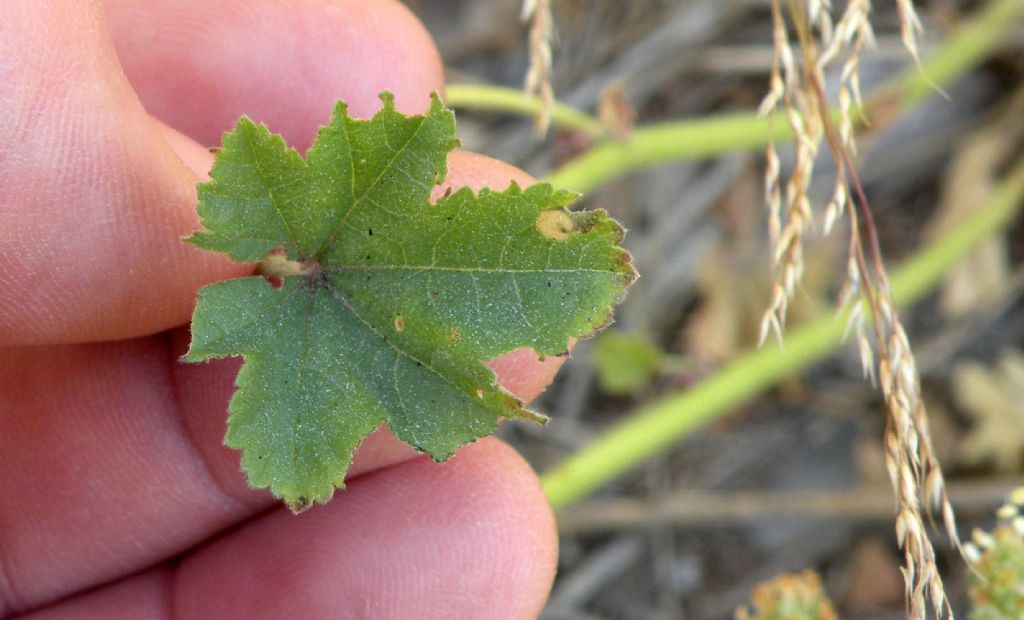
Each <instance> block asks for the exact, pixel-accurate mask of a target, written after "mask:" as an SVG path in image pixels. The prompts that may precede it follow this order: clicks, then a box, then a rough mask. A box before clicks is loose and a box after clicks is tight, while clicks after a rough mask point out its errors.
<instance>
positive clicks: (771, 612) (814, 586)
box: [736, 570, 839, 620]
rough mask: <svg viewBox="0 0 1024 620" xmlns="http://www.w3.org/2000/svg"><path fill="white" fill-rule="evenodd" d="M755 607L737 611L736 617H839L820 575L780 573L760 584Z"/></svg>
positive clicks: (773, 619)
mask: <svg viewBox="0 0 1024 620" xmlns="http://www.w3.org/2000/svg"><path fill="white" fill-rule="evenodd" d="M750 602H751V605H752V607H747V606H744V607H740V608H738V609H737V610H736V620H838V618H839V616H838V615H836V610H835V608H833V607H832V602H831V601H830V600H829V598H828V596H826V595H825V591H824V590H823V589H822V587H821V578H820V577H818V574H817V573H815V572H813V571H809V570H805V571H803V572H802V573H800V574H787V575H779V576H778V577H775V578H774V579H772V580H770V581H766V582H764V583H760V584H758V585H757V586H756V587H755V588H754V590H753V592H751V594H750Z"/></svg>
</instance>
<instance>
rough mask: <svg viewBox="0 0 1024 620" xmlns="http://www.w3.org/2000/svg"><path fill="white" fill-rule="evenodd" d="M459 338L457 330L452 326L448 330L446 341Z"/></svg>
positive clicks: (453, 340)
mask: <svg viewBox="0 0 1024 620" xmlns="http://www.w3.org/2000/svg"><path fill="white" fill-rule="evenodd" d="M458 339H459V330H457V329H455V328H454V327H453V328H451V330H450V331H449V332H448V342H455V341H456V340H458Z"/></svg>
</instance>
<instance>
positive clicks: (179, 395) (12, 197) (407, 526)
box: [0, 0, 561, 619]
mask: <svg viewBox="0 0 1024 620" xmlns="http://www.w3.org/2000/svg"><path fill="white" fill-rule="evenodd" d="M0 14H2V19H0V617H2V618H9V617H21V615H22V614H24V615H25V617H30V618H62V619H76V618H112V617H124V618H160V619H165V618H218V619H225V618H276V617H310V618H434V617H436V618H510V619H517V618H531V617H536V616H537V615H538V614H539V612H540V609H541V608H542V606H543V604H544V600H545V598H546V596H547V593H548V591H549V588H550V585H551V580H552V579H553V575H554V568H555V558H556V535H555V530H554V520H553V517H552V515H551V511H550V508H549V507H548V505H547V503H546V501H545V500H544V496H543V493H542V491H541V488H540V485H539V482H538V480H537V477H536V475H535V474H534V473H533V471H532V470H531V469H530V468H529V467H528V466H527V465H526V463H525V462H524V461H523V460H522V459H521V457H519V456H518V455H517V454H516V453H515V452H514V451H513V450H511V449H510V448H508V447H507V446H505V445H504V444H502V443H501V442H500V441H497V440H495V439H485V440H482V441H480V442H478V443H476V444H474V445H472V446H469V447H466V448H463V449H462V450H461V451H459V453H458V454H457V455H456V456H455V457H454V458H452V459H451V460H450V461H449V462H448V463H446V464H443V465H436V464H434V463H432V462H431V461H429V459H426V458H424V457H422V456H419V455H417V454H415V453H414V452H413V451H412V450H411V449H409V448H407V447H405V446H403V445H402V444H400V443H399V442H397V440H395V439H394V438H393V437H392V436H391V435H390V434H388V432H387V431H386V430H380V431H378V432H376V433H374V434H373V435H372V436H371V437H370V438H369V439H367V440H366V441H365V442H364V444H363V445H362V446H361V447H360V448H359V451H358V453H357V455H356V458H355V461H354V464H353V466H352V469H351V470H350V472H349V476H348V487H347V489H346V490H344V491H342V492H339V493H338V494H336V496H335V498H334V499H333V501H331V502H330V503H329V504H328V505H326V506H317V507H314V508H312V509H310V510H309V511H307V512H306V513H304V514H302V515H300V516H298V517H296V516H293V515H291V514H290V513H289V512H288V511H287V509H286V508H284V507H283V506H282V505H280V504H279V502H277V501H276V500H274V499H273V498H272V497H271V496H270V495H269V493H268V492H267V491H266V490H265V489H263V490H258V489H251V488H249V487H248V485H247V483H246V481H245V477H244V475H243V474H242V473H241V472H240V471H239V466H238V460H239V457H238V453H237V452H235V451H233V450H230V449H228V448H225V447H224V446H223V445H222V439H223V433H224V425H225V418H226V405H227V401H228V399H229V398H230V395H231V393H232V391H233V379H234V374H235V372H236V371H237V368H238V362H237V360H224V361H220V362H217V363H209V364H203V365H195V366H190V365H184V364H181V363H179V362H178V361H177V358H178V357H179V356H180V354H181V353H183V352H184V350H185V347H186V346H187V343H188V331H187V322H188V319H189V315H190V314H191V310H192V305H193V303H194V300H195V293H196V290H197V289H198V288H199V287H200V286H202V285H204V284H207V283H210V282H215V281H218V280H222V279H224V278H229V277H236V276H240V275H246V274H248V273H251V271H252V267H251V266H246V265H238V264H234V263H232V262H230V261H229V260H227V259H226V258H225V257H224V256H222V255H218V254H213V253H208V252H203V251H201V250H198V249H196V248H194V247H191V246H189V245H187V244H184V243H182V241H181V239H182V237H183V236H186V235H188V234H189V233H190V232H192V231H193V230H195V229H196V228H197V227H198V219H197V216H196V214H195V184H196V181H197V180H198V179H201V178H203V177H204V176H205V175H206V173H207V171H208V170H209V167H210V164H211V161H212V155H211V154H210V153H209V151H208V147H209V146H211V145H214V144H217V143H219V141H220V134H221V132H222V131H224V130H226V129H228V128H230V127H231V126H232V125H233V124H234V122H235V120H236V119H237V117H238V116H239V115H240V114H242V113H246V114H249V115H250V116H252V117H253V118H255V119H256V120H259V121H262V122H265V123H267V124H268V125H269V126H270V128H271V129H272V130H273V131H276V132H279V133H282V134H283V135H284V136H285V139H286V140H287V141H288V142H289V143H291V144H293V145H295V146H296V147H298V148H299V149H300V151H303V150H305V149H306V148H307V147H308V146H309V144H310V143H311V141H312V139H313V137H314V136H315V132H316V128H317V127H318V126H319V125H320V124H322V123H323V122H325V121H326V120H327V119H328V118H329V116H330V111H331V108H332V104H333V102H334V101H335V100H336V99H344V100H345V101H347V102H348V104H349V110H350V112H351V113H352V114H353V115H356V116H364V117H365V116H368V115H370V114H372V113H373V112H374V111H375V110H376V109H377V108H378V106H379V101H378V100H377V93H378V92H380V91H381V90H385V89H387V90H390V91H392V92H394V93H395V96H396V100H397V105H398V107H399V108H400V109H402V110H403V111H405V112H407V113H414V112H421V111H423V110H425V109H426V106H427V103H428V98H429V93H430V92H431V91H434V90H438V91H443V87H444V77H443V72H442V68H441V62H440V59H439V56H438V52H437V50H436V48H435V47H434V44H433V42H432V41H431V39H430V36H429V34H427V32H426V31H425V30H424V29H423V27H422V25H421V24H419V23H418V22H417V21H416V19H415V18H414V17H413V16H412V15H411V14H410V13H409V12H408V11H407V10H406V9H405V8H403V7H402V6H401V5H398V4H393V3H391V2H386V1H384V0H379V1H374V2H365V1H362V0H344V1H341V0H333V1H329V0H289V1H284V0H226V1H224V2H210V1H209V0H160V1H157V2H154V1H152V0H110V1H108V2H106V3H105V4H103V3H100V2H84V1H82V0H54V1H51V2H38V1H37V0H5V2H4V3H3V10H2V11H0ZM449 166H450V173H449V178H448V181H447V183H448V184H450V185H454V186H456V187H458V186H462V185H469V186H472V187H482V186H484V185H488V186H491V187H496V188H504V187H505V186H507V185H508V183H509V181H510V180H516V181H517V182H518V183H520V184H521V185H528V184H529V183H530V182H531V181H532V180H531V179H530V178H529V177H528V176H527V175H525V174H524V173H523V172H522V171H520V170H517V169H515V168H513V167H511V166H508V165H506V164H503V163H501V162H498V161H495V160H491V159H488V158H485V157H482V156H478V155H472V154H469V153H457V154H455V155H453V156H452V158H451V161H450V163H449ZM439 191H443V188H441V190H439ZM560 362H561V360H560V359H558V358H549V359H548V360H546V361H544V362H539V361H537V360H536V358H535V356H533V355H532V354H531V353H530V352H529V351H519V352H516V353H513V354H510V355H508V356H505V357H504V358H501V359H499V360H496V361H495V362H494V366H495V368H496V370H497V371H498V375H499V379H500V381H501V382H502V384H503V385H504V386H505V387H506V388H507V389H509V390H510V391H512V392H514V393H515V394H517V395H518V396H520V397H521V398H523V399H526V400H530V399H532V398H534V397H535V396H536V395H537V394H538V393H539V392H540V391H541V390H542V389H543V388H544V386H546V385H547V384H548V383H549V382H550V380H551V377H552V376H553V374H554V372H555V371H556V370H557V367H558V365H559V364H560Z"/></svg>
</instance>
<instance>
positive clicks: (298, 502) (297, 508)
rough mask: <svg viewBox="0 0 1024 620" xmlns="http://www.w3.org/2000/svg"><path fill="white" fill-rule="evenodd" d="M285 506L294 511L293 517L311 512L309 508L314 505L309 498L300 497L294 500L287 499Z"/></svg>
mask: <svg viewBox="0 0 1024 620" xmlns="http://www.w3.org/2000/svg"><path fill="white" fill-rule="evenodd" d="M284 505H285V506H287V507H288V510H291V511H292V514H293V515H297V514H299V513H302V512H306V511H307V510H309V507H310V506H312V505H313V502H311V501H310V500H309V498H308V497H305V496H303V495H299V496H298V497H296V498H294V499H285V500H284Z"/></svg>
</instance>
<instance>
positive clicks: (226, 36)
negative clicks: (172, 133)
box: [107, 0, 444, 150]
mask: <svg viewBox="0 0 1024 620" xmlns="http://www.w3.org/2000/svg"><path fill="white" fill-rule="evenodd" d="M107 12H108V16H109V17H108V18H109V21H110V23H111V30H112V33H113V38H114V42H115V45H116V47H117V51H118V55H119V57H120V58H121V63H122V65H123V66H124V69H125V73H126V74H127V76H128V79H129V81H130V82H131V83H132V86H133V87H134V88H135V90H136V92H138V94H139V97H140V99H141V100H142V102H143V104H144V105H145V107H146V109H147V110H148V111H149V112H150V113H152V114H153V115H154V116H156V117H158V118H160V119H161V120H163V121H164V122H166V123H167V124H169V125H171V126H172V127H175V128H177V129H178V130H180V131H182V132H183V133H185V134H186V135H188V136H190V137H192V138H193V139H195V140H198V141H199V142H200V143H202V144H204V145H212V144H217V143H219V142H220V134H221V132H223V131H225V130H227V129H229V128H230V127H231V126H232V125H233V124H234V122H235V121H236V120H237V119H238V117H239V116H241V115H242V114H247V115H248V116H250V117H252V118H253V119H255V120H257V121H260V122H264V123H266V124H267V126H268V127H270V128H271V130H273V131H274V132H276V133H281V134H282V135H284V136H285V138H286V140H287V141H288V143H289V144H291V145H293V146H295V147H296V148H298V149H299V150H304V149H305V148H306V147H308V146H309V145H310V144H311V143H312V141H313V138H314V137H315V135H316V130H317V128H318V127H319V126H320V125H322V124H323V123H324V122H326V121H327V119H329V118H330V113H331V109H332V106H333V104H334V102H335V101H336V100H338V99H342V100H344V101H346V102H347V103H348V106H349V112H350V114H352V115H353V116H357V117H368V116H371V115H372V114H373V113H374V112H376V111H377V109H379V107H380V101H379V99H378V95H379V93H380V92H381V91H383V90H388V91H391V92H392V93H393V94H394V96H395V101H396V105H397V107H398V108H399V109H401V110H403V111H405V112H407V113H419V112H423V111H425V110H426V109H427V108H428V106H429V103H430V93H431V92H433V91H440V90H442V89H443V87H444V70H443V65H442V63H441V58H440V54H439V52H438V51H437V48H436V46H435V45H434V42H433V40H432V39H431V37H430V34H429V33H428V32H427V31H426V29H425V28H424V27H423V25H422V24H421V23H420V22H419V20H418V19H416V17H415V16H414V15H413V14H412V13H411V12H410V11H409V10H408V9H407V8H406V7H404V6H403V5H402V4H400V3H398V2H393V1H390V0H389V1H378V2H365V1H363V0H335V1H331V2H328V1H325V0H320V1H307V2H301V3H282V2H278V1H277V0H226V1H225V2H217V3H213V2H207V1H206V0H167V1H165V2H159V3H153V2H150V1H149V0H108V1H107Z"/></svg>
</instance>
